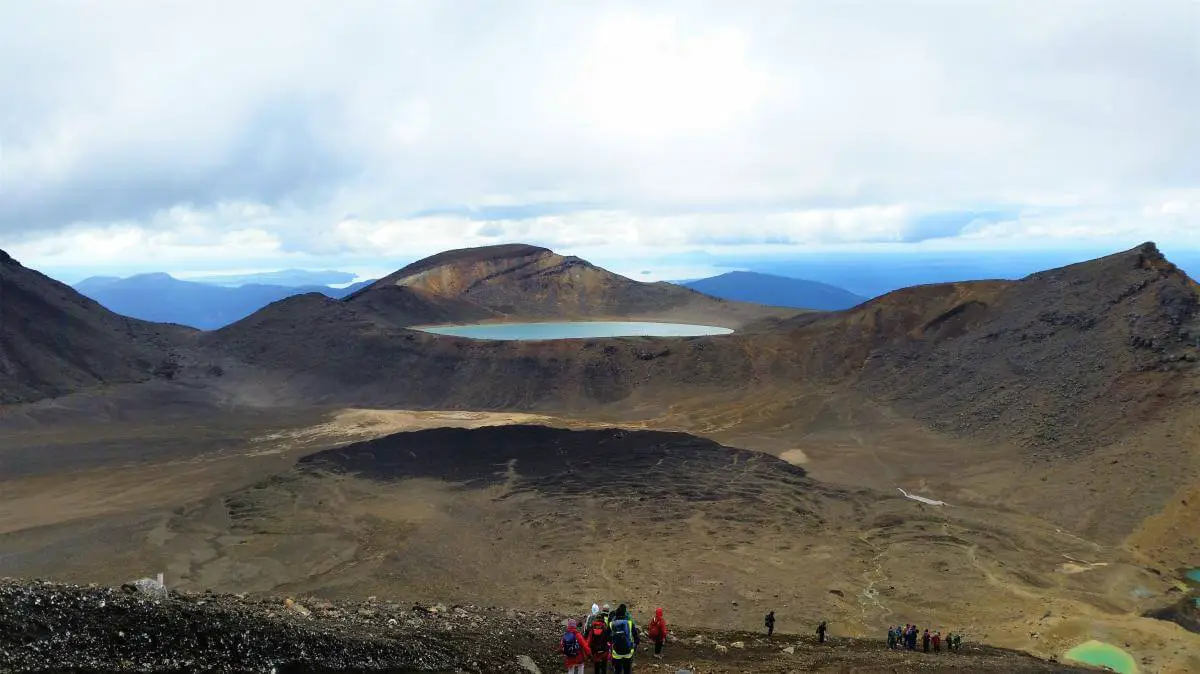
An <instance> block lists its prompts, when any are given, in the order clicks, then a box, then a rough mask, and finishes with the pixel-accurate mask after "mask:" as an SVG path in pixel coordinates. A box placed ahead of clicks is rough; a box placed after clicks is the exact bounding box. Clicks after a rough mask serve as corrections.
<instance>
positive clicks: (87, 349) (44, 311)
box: [0, 251, 194, 404]
mask: <svg viewBox="0 0 1200 674" xmlns="http://www.w3.org/2000/svg"><path fill="white" fill-rule="evenodd" d="M192 332H194V331H193V330H191V329H190V328H184V327H181V326H175V325H158V324H154V323H147V322H144V321H139V320H136V319H132V318H126V317H124V316H119V315H117V314H114V313H112V312H111V311H108V310H107V309H105V308H104V307H102V306H100V305H99V304H97V303H96V302H94V301H92V300H90V299H88V298H86V297H84V296H83V295H80V294H79V293H77V292H76V291H75V290H73V289H72V288H70V287H69V286H67V285H64V284H62V283H59V282H57V281H55V280H53V279H51V278H49V277H46V276H44V275H42V274H39V273H38V272H36V271H33V270H32V269H27V268H25V267H23V266H21V264H20V263H19V262H17V261H16V260H14V259H13V258H11V257H10V256H9V255H8V254H6V253H5V252H4V251H0V404H8V403H18V402H28V401H32V400H37V399H39V398H45V397H53V396H58V395H62V394H65V393H69V392H72V391H75V390H78V389H81V388H85V387H89V386H95V385H99V384H111V383H120V382H135V381H143V380H146V379H150V378H152V377H154V376H156V373H157V375H159V376H167V375H169V374H171V372H170V368H169V367H167V366H164V363H165V362H166V361H167V360H168V358H169V356H170V354H171V352H172V350H173V348H175V346H177V345H178V344H180V343H182V342H184V341H185V340H186V339H187V337H188V335H190V334H191V333H192Z"/></svg>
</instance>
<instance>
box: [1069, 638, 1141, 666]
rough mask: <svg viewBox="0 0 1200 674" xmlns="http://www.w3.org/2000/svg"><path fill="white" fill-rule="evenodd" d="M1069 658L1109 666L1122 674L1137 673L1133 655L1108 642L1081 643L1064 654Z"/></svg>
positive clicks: (1089, 663)
mask: <svg viewBox="0 0 1200 674" xmlns="http://www.w3.org/2000/svg"><path fill="white" fill-rule="evenodd" d="M1064 657H1065V658H1066V659H1067V660H1074V661H1075V662H1082V663H1084V664H1088V665H1096V666H1097V667H1108V668H1109V669H1111V670H1113V671H1114V672H1121V674H1137V671H1138V668H1137V663H1136V662H1134V661H1133V656H1131V655H1130V654H1128V653H1126V652H1125V651H1123V650H1121V649H1120V648H1117V647H1116V646H1113V645H1112V644H1106V643H1104V642H1102V641H1095V640H1092V641H1087V642H1084V643H1082V644H1079V645H1078V646H1076V647H1075V648H1072V649H1071V650H1069V651H1067V653H1066V655H1065V656H1064Z"/></svg>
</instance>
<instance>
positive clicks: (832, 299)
mask: <svg viewBox="0 0 1200 674" xmlns="http://www.w3.org/2000/svg"><path fill="white" fill-rule="evenodd" d="M679 284H680V285H683V286H686V287H688V288H691V289H692V290H696V291H699V292H702V293H704V294H705V295H712V296H713V297H720V298H721V299H724V300H734V301H738V302H755V303H757V304H767V305H770V306H776V307H797V308H801V309H816V310H820V311H836V310H840V309H849V308H850V307H853V306H857V305H859V304H861V303H863V302H865V301H867V298H865V297H862V296H859V295H855V294H854V293H852V292H850V291H848V290H844V289H842V288H839V287H837V286H833V285H829V284H828V283H820V282H818V281H805V280H803V279H798V278H791V277H788V276H776V275H774V274H762V273H759V272H752V271H731V272H729V273H727V274H721V275H720V276H713V277H711V278H704V279H697V280H693V281H680V282H679Z"/></svg>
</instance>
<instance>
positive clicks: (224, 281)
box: [189, 269, 358, 288]
mask: <svg viewBox="0 0 1200 674" xmlns="http://www.w3.org/2000/svg"><path fill="white" fill-rule="evenodd" d="M356 278H358V275H357V274H352V273H350V272H347V271H336V270H333V269H316V270H313V269H280V270H278V271H264V272H256V273H251V274H214V275H210V276H200V277H193V278H191V279H189V280H190V281H194V282H196V283H207V284H209V285H219V286H229V287H236V286H247V285H269V286H288V287H292V288H296V287H301V286H305V287H307V286H331V285H341V284H343V283H349V282H351V281H353V280H354V279H356Z"/></svg>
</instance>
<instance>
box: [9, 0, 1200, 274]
mask: <svg viewBox="0 0 1200 674" xmlns="http://www.w3.org/2000/svg"><path fill="white" fill-rule="evenodd" d="M1198 110H1200V3H1198V2H1195V1H1194V0H1154V1H1151V2H1144V3H1138V2H1120V3H1118V2H1105V1H1103V0H1100V1H1096V0H1087V1H1078V2H1076V1H1073V0H1051V1H1049V2H1014V1H1012V0H1005V1H1003V2H983V1H979V2H974V1H973V2H962V1H961V0H947V1H945V2H887V3H862V2H836V1H828V0H821V1H819V2H818V1H814V2H795V1H781V2H773V1H770V0H754V1H753V2H734V1H732V0H730V1H727V2H702V1H700V0H681V1H679V2H586V3H585V2H552V1H550V0H546V1H543V2H521V1H519V0H505V1H504V2H483V1H482V0H481V1H478V2H471V1H467V0H463V1H457V2H456V1H448V0H442V1H436V2H435V1H433V0H431V1H429V2H402V1H388V2H367V1H366V0H350V1H348V2H345V3H334V2H327V1H324V0H321V1H309V0H287V1H283V0H280V1H278V2H261V1H259V2H255V1H249V2H247V1H239V2H223V1H216V2H189V3H182V2H167V1H165V0H163V1H153V2H152V1H149V0H147V1H145V2H121V1H119V0H110V1H108V2H83V1H82V0H79V1H77V2H53V1H51V0H41V1H39V2H24V3H22V2H9V3H2V4H0V248H5V249H6V250H9V251H10V252H12V253H13V254H14V255H15V256H17V257H18V258H19V259H22V260H23V261H24V262H26V263H27V264H31V265H33V266H43V267H51V268H54V267H58V268H65V267H79V266H88V265H91V266H94V267H96V268H97V269H99V268H103V267H114V268H116V267H121V266H122V265H124V266H125V267H129V268H133V267H138V266H141V267H142V268H146V265H147V264H148V265H149V267H150V268H168V269H171V270H189V269H192V270H200V269H215V268H222V267H239V268H263V267H267V268H278V267H283V266H302V265H304V264H307V263H309V262H313V261H318V260H319V261H321V263H322V264H321V266H328V264H329V263H333V264H338V263H344V264H349V265H358V266H359V267H360V268H362V267H366V266H372V265H374V266H376V267H378V268H380V269H387V268H389V267H390V266H391V265H390V264H389V263H388V260H409V259H412V258H414V257H417V256H420V255H424V254H428V253H431V252H435V251H437V250H440V249H444V248H448V247H460V246H465V245H479V244H486V243H496V242H501V241H527V242H531V243H538V244H543V245H548V246H551V247H554V248H557V249H560V250H563V251H565V252H572V253H578V254H588V253H595V254H598V255H604V254H606V253H607V254H612V253H613V251H615V250H619V251H621V252H622V255H625V256H632V257H634V258H636V257H638V256H643V257H646V258H651V257H654V256H664V255H669V254H671V253H673V252H677V251H684V250H704V251H709V252H718V253H719V252H723V251H724V252H728V251H730V250H735V249H736V250H743V251H744V250H748V249H750V248H759V247H766V248H772V249H780V248H783V247H787V246H803V247H804V248H805V249H811V248H812V247H814V246H842V247H844V246H847V245H850V246H853V245H877V244H883V243H893V244H897V245H909V246H930V245H935V246H946V245H961V246H964V247H975V248H979V247H985V248H986V247H989V246H992V245H1006V246H1011V245H1028V246H1031V247H1032V246H1045V245H1074V244H1076V243H1087V244H1089V245H1091V244H1099V245H1106V244H1109V243H1111V244H1112V245H1122V246H1124V245H1133V244H1135V243H1138V242H1140V241H1142V240H1147V239H1157V240H1159V241H1160V242H1161V243H1165V244H1167V245H1175V246H1187V247H1191V248H1200V159H1198V157H1200V114H1197V111H1198Z"/></svg>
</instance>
